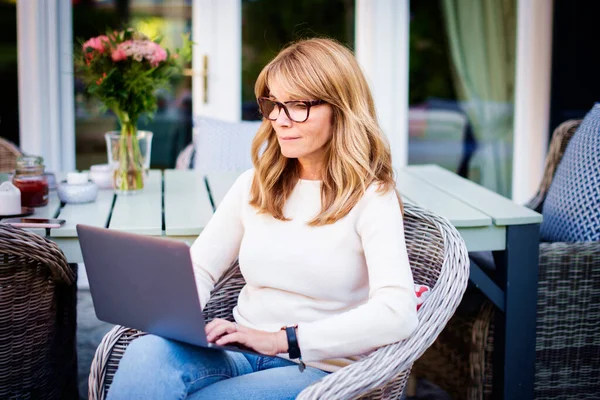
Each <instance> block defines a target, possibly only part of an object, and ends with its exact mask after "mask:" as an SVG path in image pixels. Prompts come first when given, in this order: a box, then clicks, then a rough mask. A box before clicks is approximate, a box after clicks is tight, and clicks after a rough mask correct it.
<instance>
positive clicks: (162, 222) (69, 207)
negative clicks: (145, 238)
mask: <svg viewBox="0 0 600 400" xmlns="http://www.w3.org/2000/svg"><path fill="white" fill-rule="evenodd" d="M63 178H64V174H57V181H59V182H60V181H61V180H62V179H63ZM212 213H213V207H212V205H211V201H210V198H209V196H208V190H207V188H206V183H205V179H204V176H203V175H201V174H198V173H196V172H195V171H179V170H177V171H176V170H167V171H165V172H164V173H163V172H161V171H155V170H153V171H150V174H149V176H148V178H147V179H146V182H145V187H144V190H143V191H142V192H141V193H139V194H134V195H130V196H119V195H116V194H115V193H114V191H113V190H99V191H98V197H97V199H96V201H95V202H93V203H88V204H65V205H64V206H63V207H61V204H60V200H59V199H58V195H57V194H56V192H55V191H51V192H50V201H49V204H48V205H47V206H45V207H40V208H36V209H35V213H34V215H33V216H32V217H39V218H60V219H64V220H65V221H66V223H65V225H63V226H62V227H61V228H58V229H48V230H44V229H35V230H34V231H35V232H37V233H39V234H42V235H46V236H47V237H49V238H50V239H52V240H53V241H55V242H56V243H57V244H58V245H59V246H60V247H61V249H62V250H63V251H64V253H65V255H66V257H67V260H68V261H69V262H73V263H75V262H83V259H82V256H81V250H80V248H79V241H78V239H77V231H76V229H75V226H76V225H77V224H85V225H92V226H98V227H107V228H110V229H117V230H121V231H125V232H131V233H139V234H144V235H150V236H165V237H169V238H173V239H178V240H184V241H186V242H188V243H190V244H191V243H192V242H193V241H194V239H196V237H197V236H198V235H199V234H200V232H202V229H203V228H204V226H206V223H207V222H208V220H209V219H210V218H211V216H212Z"/></svg>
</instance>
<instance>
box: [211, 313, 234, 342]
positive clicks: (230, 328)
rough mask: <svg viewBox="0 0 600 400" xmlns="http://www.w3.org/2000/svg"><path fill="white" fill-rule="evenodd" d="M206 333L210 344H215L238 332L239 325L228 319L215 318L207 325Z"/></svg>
mask: <svg viewBox="0 0 600 400" xmlns="http://www.w3.org/2000/svg"><path fill="white" fill-rule="evenodd" d="M204 331H205V332H206V339H207V340H208V341H209V342H210V343H215V342H216V341H217V340H219V338H221V337H223V336H225V335H227V334H230V333H235V332H237V325H236V323H235V322H230V321H227V320H226V319H222V318H215V319H213V320H212V321H210V322H209V323H208V324H206V326H205V327H204Z"/></svg>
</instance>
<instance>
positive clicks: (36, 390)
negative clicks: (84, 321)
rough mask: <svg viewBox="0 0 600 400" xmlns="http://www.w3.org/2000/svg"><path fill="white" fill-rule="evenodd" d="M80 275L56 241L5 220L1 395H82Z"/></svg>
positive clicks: (0, 282)
mask: <svg viewBox="0 0 600 400" xmlns="http://www.w3.org/2000/svg"><path fill="white" fill-rule="evenodd" d="M75 265H76V264H75ZM76 275H77V271H76V270H75V269H72V268H71V266H70V265H69V264H67V260H66V259H65V256H64V254H63V252H62V251H61V250H60V248H59V247H58V246H57V245H56V244H55V243H54V242H51V241H49V240H47V239H45V238H43V237H41V236H39V235H37V234H35V233H32V232H28V231H25V230H23V229H19V228H15V227H13V226H10V225H6V224H0V399H49V400H52V399H77V398H78V393H77V391H78V388H77V353H76V349H75V328H76V324H75V319H76V300H77V299H76V285H75V281H76Z"/></svg>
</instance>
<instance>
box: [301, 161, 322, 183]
mask: <svg viewBox="0 0 600 400" xmlns="http://www.w3.org/2000/svg"><path fill="white" fill-rule="evenodd" d="M298 161H299V164H300V179H304V180H307V181H320V180H322V179H323V167H322V164H321V163H318V164H317V163H314V164H311V163H302V162H300V160H298Z"/></svg>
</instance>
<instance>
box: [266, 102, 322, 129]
mask: <svg viewBox="0 0 600 400" xmlns="http://www.w3.org/2000/svg"><path fill="white" fill-rule="evenodd" d="M263 101H270V102H271V103H275V105H276V106H277V107H279V113H278V114H277V117H275V118H269V117H267V116H266V115H265V114H264V113H263V110H262V104H261V102H263ZM290 103H301V104H304V105H305V106H306V118H304V119H303V120H302V121H296V120H295V119H294V118H292V117H291V116H290V112H289V111H288V109H287V107H286V104H290ZM325 103H326V101H325V100H291V101H286V102H283V103H282V102H280V101H275V100H273V99H269V98H268V97H259V98H258V109H259V110H260V113H261V115H262V116H263V117H264V118H266V119H268V120H269V121H276V120H277V118H279V114H281V109H283V111H284V112H285V115H287V117H288V118H289V119H290V121H294V122H297V123H302V122H306V120H308V117H310V109H311V107H312V106H318V105H321V104H325Z"/></svg>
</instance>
